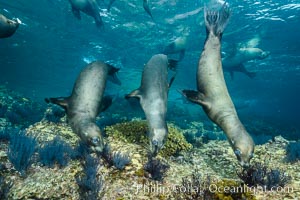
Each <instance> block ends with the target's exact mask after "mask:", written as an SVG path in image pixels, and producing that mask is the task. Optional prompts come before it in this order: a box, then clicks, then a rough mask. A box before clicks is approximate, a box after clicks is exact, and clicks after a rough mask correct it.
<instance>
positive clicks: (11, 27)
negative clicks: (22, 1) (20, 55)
mask: <svg viewBox="0 0 300 200" xmlns="http://www.w3.org/2000/svg"><path fill="white" fill-rule="evenodd" d="M20 23H21V21H20V20H19V19H8V18H6V17H5V16H4V15H2V14H0V38H7V37H10V36H12V35H13V34H14V33H15V32H16V30H17V29H18V27H19V25H20Z"/></svg>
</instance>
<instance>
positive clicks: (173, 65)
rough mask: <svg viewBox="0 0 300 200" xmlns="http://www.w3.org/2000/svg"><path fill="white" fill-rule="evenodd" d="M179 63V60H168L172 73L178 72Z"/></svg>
mask: <svg viewBox="0 0 300 200" xmlns="http://www.w3.org/2000/svg"><path fill="white" fill-rule="evenodd" d="M178 62H179V61H178V60H174V59H168V68H169V69H170V70H172V71H176V69H177V66H178Z"/></svg>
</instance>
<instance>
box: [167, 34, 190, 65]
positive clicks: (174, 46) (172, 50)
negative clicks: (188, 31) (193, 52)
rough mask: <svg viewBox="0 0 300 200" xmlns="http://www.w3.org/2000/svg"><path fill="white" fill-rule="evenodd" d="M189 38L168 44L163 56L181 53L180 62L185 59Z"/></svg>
mask: <svg viewBox="0 0 300 200" xmlns="http://www.w3.org/2000/svg"><path fill="white" fill-rule="evenodd" d="M186 42H187V36H182V37H178V38H176V39H175V40H174V41H173V42H171V43H170V44H168V45H167V46H166V47H165V49H164V50H163V54H166V55H169V54H176V53H179V58H178V62H179V61H181V60H182V59H183V58H184V54H185V48H186Z"/></svg>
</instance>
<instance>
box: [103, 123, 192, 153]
mask: <svg viewBox="0 0 300 200" xmlns="http://www.w3.org/2000/svg"><path fill="white" fill-rule="evenodd" d="M168 130H169V134H168V138H167V141H166V144H165V146H164V148H162V149H161V151H160V153H159V155H161V156H163V157H168V156H176V155H178V154H179V153H180V152H181V151H188V150H191V149H192V145H191V144H189V143H188V142H187V141H186V140H185V138H184V136H183V134H182V130H180V129H179V128H178V127H176V126H175V125H174V124H168ZM105 131H106V134H107V135H108V136H110V137H112V138H113V139H121V140H123V141H124V142H130V143H136V144H140V145H142V146H146V145H148V144H149V139H148V136H147V132H148V125H147V122H146V121H130V122H124V123H118V124H115V125H112V126H108V127H106V128H105Z"/></svg>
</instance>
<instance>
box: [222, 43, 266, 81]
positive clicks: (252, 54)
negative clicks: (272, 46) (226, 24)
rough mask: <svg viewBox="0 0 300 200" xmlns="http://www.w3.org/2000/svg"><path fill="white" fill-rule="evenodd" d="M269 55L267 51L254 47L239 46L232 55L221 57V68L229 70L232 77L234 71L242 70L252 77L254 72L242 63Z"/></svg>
mask: <svg viewBox="0 0 300 200" xmlns="http://www.w3.org/2000/svg"><path fill="white" fill-rule="evenodd" d="M269 55H270V52H269V51H263V50H261V49H259V48H255V47H248V48H239V49H238V50H237V51H236V52H235V53H234V54H233V55H230V56H227V57H225V58H223V59H222V64H223V69H224V71H227V72H230V75H231V78H232V79H233V78H234V72H242V73H244V74H246V75H247V76H248V77H250V78H254V77H255V76H256V73H255V72H250V71H248V70H247V69H246V68H245V66H244V64H243V63H245V62H247V61H250V60H255V59H259V60H262V59H265V58H266V57H268V56H269Z"/></svg>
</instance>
